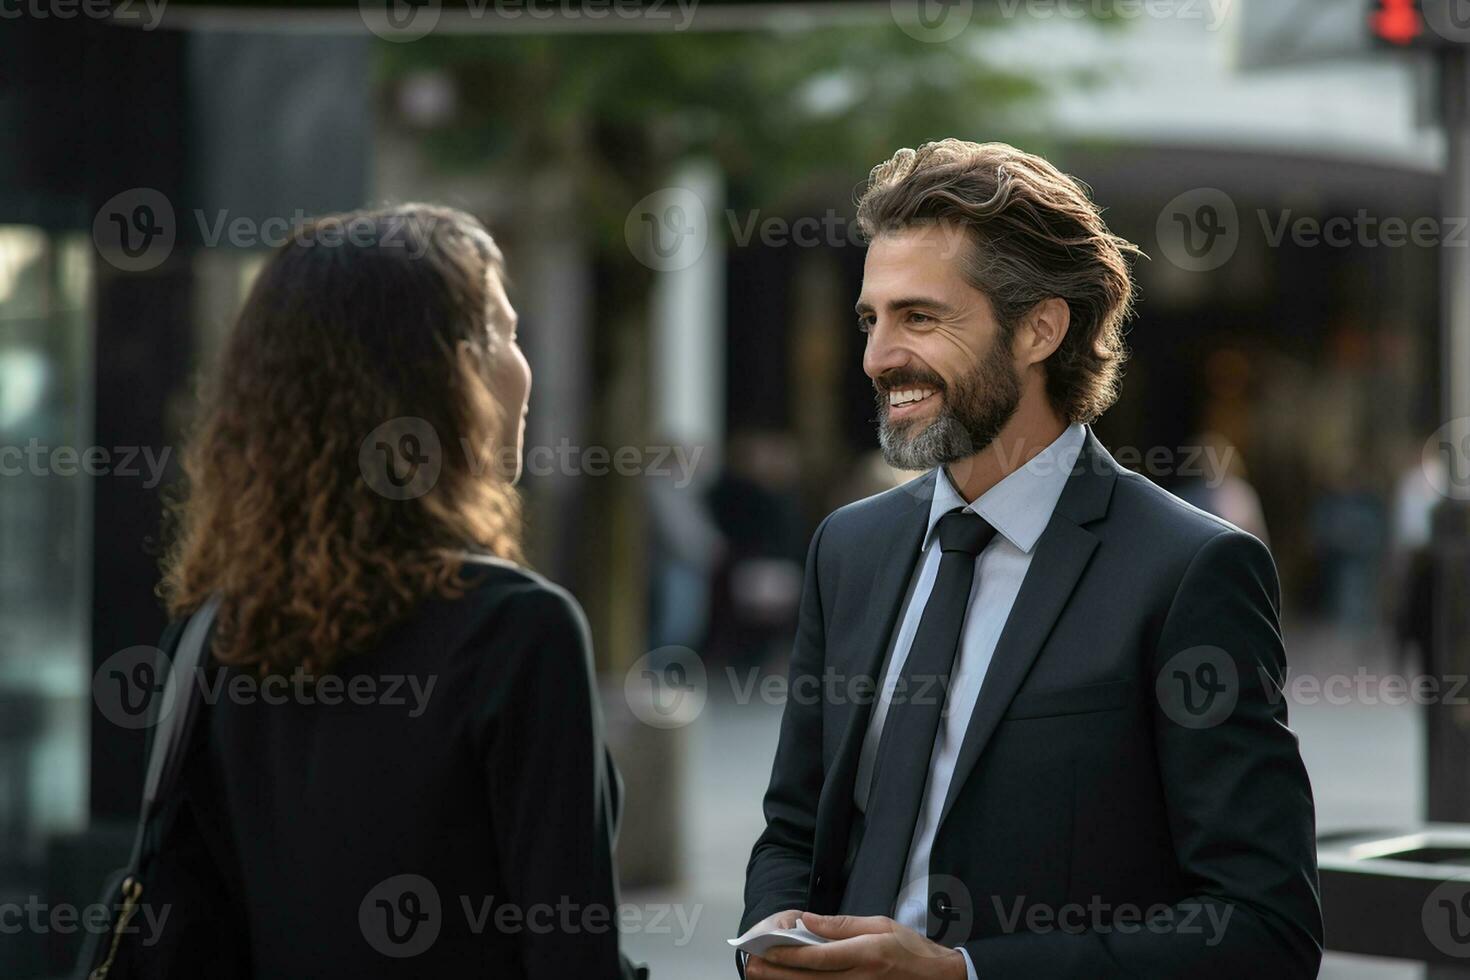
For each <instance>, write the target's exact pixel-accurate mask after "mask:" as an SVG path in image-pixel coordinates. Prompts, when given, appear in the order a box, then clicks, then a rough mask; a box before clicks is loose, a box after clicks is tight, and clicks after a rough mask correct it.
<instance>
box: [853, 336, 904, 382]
mask: <svg viewBox="0 0 1470 980" xmlns="http://www.w3.org/2000/svg"><path fill="white" fill-rule="evenodd" d="M907 360H908V355H907V354H905V353H904V351H903V348H901V347H899V346H898V345H896V344H894V343H893V339H892V332H891V331H890V330H888V329H887V328H885V327H884V326H883V324H882V323H875V324H873V326H872V327H870V328H869V329H868V343H867V346H866V347H864V348H863V373H864V374H866V375H867V376H868V377H870V378H872V379H873V380H874V381H876V380H878V378H879V377H880V376H881V375H882V374H883V373H884V372H885V371H891V370H893V369H894V368H898V367H903V365H904V364H905V363H906V362H907Z"/></svg>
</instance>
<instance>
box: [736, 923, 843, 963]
mask: <svg viewBox="0 0 1470 980" xmlns="http://www.w3.org/2000/svg"><path fill="white" fill-rule="evenodd" d="M758 929H760V926H754V927H752V928H751V930H750V931H749V932H747V933H746V934H745V935H743V936H739V937H737V938H735V939H727V940H725V941H726V942H728V943H729V944H730V945H731V946H734V947H735V948H736V949H738V950H740V951H741V952H742V953H747V954H749V955H751V956H760V955H761V954H762V953H764V952H765V951H766V950H768V949H774V948H775V947H777V946H821V945H822V944H823V943H829V942H831V940H830V939H823V938H822V937H821V936H819V935H817V934H816V933H814V932H812V931H811V930H810V929H808V928H807V927H806V926H804V925H802V923H801V922H800V921H799V920H798V921H797V923H796V925H795V926H793V927H792V928H790V929H768V930H766V931H765V932H758V931H757V930H758Z"/></svg>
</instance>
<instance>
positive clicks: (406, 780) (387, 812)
mask: <svg viewBox="0 0 1470 980" xmlns="http://www.w3.org/2000/svg"><path fill="white" fill-rule="evenodd" d="M468 570H469V571H470V572H471V573H472V574H473V575H474V576H475V577H476V578H477V579H478V582H477V584H476V585H475V587H474V588H472V589H471V590H470V592H469V593H468V594H467V595H465V596H464V597H463V598H460V599H457V600H438V599H436V600H429V601H426V602H424V604H423V605H422V606H421V608H420V609H419V610H417V611H416V613H415V614H414V615H413V617H412V618H411V619H410V620H408V621H406V622H404V623H402V624H401V625H399V626H397V627H395V628H393V629H392V630H391V631H390V632H389V633H388V634H387V635H386V636H385V637H384V639H383V641H382V642H381V644H380V645H379V646H378V648H377V649H375V650H373V651H371V652H370V653H365V654H362V655H359V656H354V657H351V658H349V659H348V660H346V661H345V662H344V663H342V665H341V666H340V668H339V669H338V674H339V676H340V677H341V686H340V688H336V689H335V690H336V694H335V695H332V698H333V699H334V700H336V701H338V702H340V703H336V704H327V703H325V700H326V696H327V695H326V693H325V689H321V688H319V689H318V691H317V693H315V694H312V695H310V696H311V697H312V698H314V699H315V700H316V701H317V702H318V703H303V700H304V699H303V698H302V697H300V696H297V695H295V694H294V693H293V694H289V695H288V694H285V692H286V691H287V690H293V691H294V689H288V688H285V687H282V686H280V685H275V686H271V685H260V684H252V683H250V682H249V680H248V678H247V676H246V675H245V674H243V673H242V672H241V671H237V670H219V669H216V671H215V673H214V676H213V677H212V678H211V681H212V683H217V684H222V685H223V686H221V687H219V688H218V689H217V690H218V693H217V694H213V695H211V696H209V697H208V698H207V703H206V707H205V712H206V713H205V714H204V715H203V716H202V719H201V724H200V725H199V726H198V730H197V732H196V735H197V738H196V741H195V743H194V745H193V747H192V749H191V753H190V757H189V760H188V762H187V768H186V774H185V776H184V779H183V787H184V789H183V796H182V800H181V802H180V804H179V806H180V809H181V819H178V820H176V821H174V822H173V823H172V824H171V827H172V829H171V830H170V831H169V834H170V837H169V846H168V847H167V848H166V851H167V854H168V856H169V860H170V862H171V863H172V864H173V866H174V867H173V868H171V871H170V878H171V879H172V880H176V881H177V880H180V879H182V880H186V881H187V882H188V887H187V893H189V894H191V895H192V896H193V900H192V901H191V902H190V903H188V904H190V905H191V906H196V907H204V908H211V909H215V910H218V911H219V914H214V915H209V916H201V915H200V914H198V908H185V909H182V910H180V913H181V914H180V915H179V920H178V921H177V922H176V923H173V924H170V925H169V927H168V928H169V929H170V930H172V931H171V932H170V935H169V943H170V944H171V945H172V946H175V947H177V948H178V949H179V950H180V952H179V953H178V954H177V955H176V956H175V969H176V970H177V971H182V972H175V973H174V974H173V975H176V976H183V975H198V976H205V975H208V976H211V977H218V976H221V975H234V976H247V977H257V978H269V980H278V978H286V977H311V978H315V980H324V978H335V977H341V978H344V980H345V978H353V980H361V978H365V977H414V978H421V977H505V978H512V977H514V978H526V980H562V978H565V977H593V978H614V977H620V976H622V975H623V973H622V970H623V966H622V963H621V960H620V956H619V952H618V934H617V887H616V877H615V872H614V868H613V860H612V853H611V842H612V834H613V828H614V824H615V822H616V819H617V815H616V811H617V806H618V797H619V795H620V794H619V788H618V781H617V775H616V771H615V770H614V769H613V767H612V763H611V760H610V758H609V757H608V755H607V752H606V748H605V746H604V744H603V740H602V734H601V732H602V723H601V719H600V713H599V707H598V702H597V698H596V693H595V687H594V685H593V673H592V661H591V652H590V651H591V645H590V641H589V637H588V630H587V624H586V620H585V617H584V616H583V614H582V611H581V609H580V607H579V606H578V605H577V603H576V601H575V600H574V599H573V598H572V597H571V596H570V595H569V594H568V593H566V592H565V591H564V590H562V589H560V588H558V587H557V586H555V585H552V584H551V583H549V582H547V581H546V580H545V579H542V578H541V577H539V576H537V575H535V574H533V573H531V572H528V571H524V570H522V569H520V568H517V567H514V566H511V565H508V564H505V563H501V562H498V561H494V560H487V561H476V562H475V563H474V564H473V565H471V566H468ZM178 632H179V630H178V629H173V630H171V636H170V638H169V640H168V641H167V643H166V646H167V648H168V652H170V653H171V652H172V645H173V644H174V643H175V642H176V638H177V635H178ZM414 683H417V684H418V688H417V691H418V692H419V693H415V688H414V687H413V684H414ZM231 684H238V685H240V688H239V690H240V691H243V692H246V693H244V694H232V693H231V692H230V685H231ZM354 684H356V685H358V687H357V690H358V692H359V695H365V696H353V695H352V694H351V692H352V691H353V685H354ZM429 685H432V687H430V686H429ZM369 691H370V692H371V693H370V694H368V693H367V692H369ZM251 692H253V695H252V694H251ZM423 692H427V694H426V695H425V694H424V693H423ZM267 698H270V699H272V700H274V701H276V702H277V703H266V699H267ZM191 968H192V969H194V970H195V972H194V973H192V974H191V973H190V972H189V970H190V969H191Z"/></svg>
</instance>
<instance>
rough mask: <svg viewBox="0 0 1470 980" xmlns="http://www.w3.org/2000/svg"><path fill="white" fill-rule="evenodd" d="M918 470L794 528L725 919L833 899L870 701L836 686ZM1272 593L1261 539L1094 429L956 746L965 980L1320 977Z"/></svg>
mask: <svg viewBox="0 0 1470 980" xmlns="http://www.w3.org/2000/svg"><path fill="white" fill-rule="evenodd" d="M936 472H937V471H936ZM934 480H935V473H930V474H927V475H925V476H923V477H920V478H919V479H917V480H915V481H913V482H911V483H909V484H907V485H905V486H903V487H899V488H897V489H894V490H890V491H888V492H886V493H883V494H879V495H878V496H875V497H870V498H868V499H867V500H863V501H859V502H857V503H854V504H850V505H848V506H846V507H843V508H842V509H840V510H838V511H836V512H835V513H833V514H831V515H830V516H829V517H828V518H827V519H826V520H825V521H823V522H822V525H821V527H819V528H818V530H817V533H816V536H815V538H814V539H813V541H812V544H811V550H810V553H809V556H808V558H807V565H806V582H805V587H804V589H803V594H802V600H801V613H800V623H799V627H798V635H797V639H796V645H795V650H794V652H793V654H792V662H791V676H790V686H789V690H790V691H791V692H792V693H791V695H790V696H788V699H787V705H786V709H785V715H784V718H783V720H782V727H781V738H780V744H779V747H778V749H777V752H776V760H775V765H774V767H773V769H772V773H771V783H770V788H769V790H768V791H767V793H766V797H765V816H766V829H765V832H764V833H763V834H762V835H761V837H760V839H759V840H758V841H757V843H756V845H755V849H754V851H753V853H752V854H751V858H750V865H749V868H748V871H747V875H746V886H745V916H744V919H743V921H742V924H741V930H742V931H744V930H745V929H747V928H749V927H750V926H751V925H753V924H754V923H756V922H758V921H760V920H761V919H763V918H765V917H766V916H768V915H771V914H772V913H775V912H778V911H781V910H784V909H803V910H810V911H814V912H818V913H829V914H830V913H834V912H836V911H837V908H838V903H839V902H840V901H841V898H842V894H843V889H844V886H845V883H846V882H845V878H844V874H845V869H844V864H845V863H846V862H845V858H846V855H847V848H848V844H849V831H850V829H851V826H852V822H853V803H852V792H853V778H854V774H855V771H856V769H857V761H858V754H859V750H860V747H861V744H862V739H863V734H864V732H865V731H866V727H867V719H868V716H869V710H870V707H871V700H872V699H871V696H857V697H853V696H847V695H838V696H833V695H832V694H830V693H828V692H831V691H841V690H847V689H848V688H847V686H846V685H847V684H848V683H849V682H852V681H854V679H864V680H865V681H866V683H867V684H869V685H873V684H876V682H877V679H878V677H879V676H880V675H879V670H880V668H881V666H882V663H883V658H884V655H885V653H886V650H887V645H888V643H889V640H890V637H891V636H892V634H893V630H894V628H895V625H896V619H897V615H898V610H899V607H900V605H901V603H902V599H903V595H904V591H905V587H906V585H907V583H908V580H909V577H910V575H911V574H912V572H913V569H914V565H915V561H916V559H917V558H918V555H919V547H920V543H921V540H922V535H923V533H924V529H925V526H926V519H927V515H928V512H929V503H930V499H931V496H932V492H933V486H934ZM1279 602H1280V599H1279V588H1278V584H1277V577H1276V570H1275V566H1274V564H1273V562H1272V560H1271V556H1270V554H1269V553H1268V552H1267V550H1266V548H1265V546H1264V545H1262V544H1261V543H1260V542H1259V541H1258V540H1256V539H1255V538H1254V537H1251V536H1250V535H1248V534H1246V533H1245V532H1243V531H1240V530H1238V529H1236V528H1234V527H1233V526H1231V525H1229V524H1227V523H1225V522H1223V521H1221V520H1218V519H1216V518H1214V517H1212V516H1210V515H1208V514H1206V513H1204V512H1203V511H1200V510H1197V509H1195V508H1193V507H1191V506H1189V505H1188V504H1185V503H1184V502H1182V501H1180V500H1179V499H1178V498H1176V497H1174V496H1172V495H1170V494H1168V493H1166V492H1165V491H1163V490H1160V489H1159V488H1158V487H1156V486H1155V485H1154V484H1152V483H1150V482H1149V481H1148V480H1146V479H1144V478H1143V477H1141V476H1138V475H1137V474H1134V473H1131V472H1128V471H1127V470H1124V469H1122V468H1121V467H1119V466H1118V465H1117V463H1116V462H1114V460H1113V458H1112V457H1111V456H1110V455H1109V454H1108V452H1107V451H1106V450H1105V449H1104V448H1103V447H1102V445H1101V444H1100V443H1099V442H1098V441H1097V439H1096V438H1095V437H1094V436H1093V435H1092V433H1091V432H1090V431H1089V432H1088V435H1087V439H1086V443H1085V445H1084V447H1083V450H1082V453H1081V454H1080V456H1079V458H1078V464H1077V467H1076V469H1075V470H1074V472H1073V473H1072V475H1071V476H1070V477H1069V478H1068V481H1067V484H1066V487H1065V489H1064V491H1063V493H1062V496H1061V499H1060V500H1059V501H1058V503H1057V507H1056V511H1055V513H1054V514H1053V516H1052V519H1051V522H1050V524H1049V525H1048V526H1047V528H1046V531H1045V532H1044V533H1043V534H1042V536H1041V539H1040V540H1039V541H1038V542H1037V544H1036V551H1035V553H1034V555H1033V557H1032V562H1031V566H1030V569H1029V571H1028V572H1027V575H1026V579H1025V581H1024V583H1023V584H1022V587H1021V591H1020V593H1019V594H1018V596H1017V597H1016V601H1015V605H1014V607H1013V608H1012V611H1011V613H1010V617H1009V619H1008V621H1007V623H1006V625H1005V628H1004V631H1003V633H1002V635H1001V637H1000V640H999V642H998V644H997V647H996V650H995V654H994V658H993V660H992V661H991V664H990V668H989V671H988V673H987V675H986V677H985V680H984V683H983V686H982V688H981V693H980V697H979V700H978V702H977V703H976V706H975V710H974V714H973V715H972V717H971V720H970V724H969V728H968V730H967V732H966V735H965V738H964V742H963V743H962V747H961V750H960V755H959V761H958V764H957V768H956V771H955V775H954V779H953V782H952V783H951V785H950V789H949V793H948V796H947V798H946V800H945V803H944V809H943V811H942V813H943V817H942V821H941V823H940V826H939V830H938V833H937V834H936V837H935V840H934V845H933V851H932V856H931V859H930V869H929V870H930V875H931V877H932V878H933V879H934V880H935V881H938V882H939V883H940V884H941V885H942V893H941V892H940V889H939V888H937V887H936V888H934V890H933V892H932V893H931V896H930V915H931V918H930V932H931V935H933V934H935V933H936V923H938V929H937V931H938V932H942V933H943V937H942V941H944V942H945V943H946V944H947V945H951V946H959V945H963V946H964V947H965V949H966V951H967V952H968V953H969V954H970V956H971V958H972V960H973V961H974V964H975V969H976V972H977V973H978V974H979V976H981V977H1005V978H1014V977H1047V978H1053V977H1085V978H1102V977H1125V976H1127V977H1150V978H1153V977H1175V976H1188V977H1195V978H1198V977H1221V978H1232V980H1233V978H1239V977H1243V976H1256V977H1261V976H1269V977H1311V976H1315V975H1316V973H1317V969H1318V965H1319V963H1320V960H1321V955H1322V919H1321V912H1320V907H1319V902H1318V893H1317V868H1316V849H1315V828H1314V814H1313V807H1312V794H1311V787H1310V786H1309V785H1308V782H1307V774H1306V771H1305V769H1304V768H1303V766H1302V761H1301V757H1300V755H1299V753H1298V751H1297V741H1296V737H1295V736H1294V735H1293V734H1292V732H1291V731H1290V730H1289V729H1288V728H1287V727H1286V705H1285V702H1284V700H1283V699H1282V685H1283V683H1284V680H1285V674H1286V662H1285V656H1284V653H1283V650H1282V643H1281V634H1280V630H1279V628H1278V622H1277V617H1278V611H1279ZM1202 665H1203V666H1202ZM824 671H827V672H828V674H829V678H836V679H837V681H836V682H835V683H834V681H833V680H831V679H829V680H828V681H827V682H826V684H825V686H820V685H821V683H822V682H821V681H820V679H821V678H822V676H823V672H824ZM1200 681H1204V682H1207V684H1208V686H1209V688H1210V690H1209V691H1208V692H1206V691H1202V690H1201V689H1200V688H1199V687H1198V686H1197V682H1200ZM854 687H855V688H856V689H857V690H858V691H859V692H860V691H861V690H862V688H861V686H858V685H854ZM872 689H873V688H872V687H871V686H869V687H868V688H867V690H868V691H871V690H872ZM803 690H805V691H808V692H815V691H822V692H823V693H822V694H821V696H820V697H813V696H807V697H798V696H796V695H797V694H798V693H799V692H801V691H803ZM874 791H875V792H881V787H876V788H875V790H874ZM895 846H897V845H895ZM1158 906H1165V907H1167V908H1159V907H1158ZM1161 915H1166V916H1167V920H1166V919H1163V918H1160V916H1161ZM1144 916H1148V918H1149V920H1150V924H1149V925H1144V924H1143V921H1142V919H1143V917H1144ZM1227 916H1228V918H1227ZM1170 923H1172V924H1170ZM1218 923H1223V925H1217V924H1218Z"/></svg>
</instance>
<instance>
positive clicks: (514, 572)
mask: <svg viewBox="0 0 1470 980" xmlns="http://www.w3.org/2000/svg"><path fill="white" fill-rule="evenodd" d="M462 577H463V578H464V579H466V580H468V582H469V586H468V589H467V590H466V592H465V595H464V598H463V600H461V601H462V602H463V604H464V606H465V607H466V608H467V610H474V611H475V612H476V613H477V615H475V619H477V620H478V621H479V623H480V624H481V630H480V631H479V632H481V633H482V634H483V633H484V632H486V631H489V632H493V633H494V634H496V637H497V639H498V640H499V641H500V644H503V643H504V642H505V641H506V640H509V639H512V638H515V637H524V638H526V639H534V640H538V641H542V642H543V643H544V642H546V641H561V642H562V643H563V644H564V645H566V646H568V647H570V648H572V649H574V650H576V651H577V652H579V653H580V652H581V650H582V649H583V648H585V647H587V646H590V639H589V629H588V626H587V617H586V614H585V613H583V611H582V606H581V604H580V603H578V602H577V600H576V598H575V597H573V595H572V594H571V593H570V592H568V591H567V590H566V589H564V588H563V587H562V586H560V585H557V584H556V583H555V582H553V581H551V580H550V579H548V578H546V577H545V576H543V575H540V574H538V573H536V572H534V571H532V570H531V569H529V568H525V567H524V566H521V565H517V564H515V563H514V562H510V561H506V560H505V559H503V558H496V557H494V556H490V555H479V554H473V555H466V556H465V564H464V569H463V572H462ZM500 644H498V645H500ZM537 645H540V644H537Z"/></svg>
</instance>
